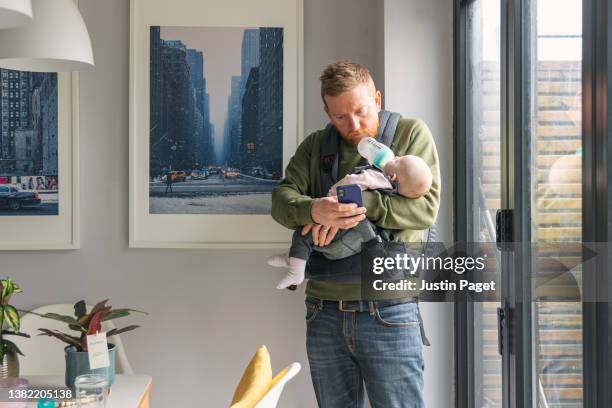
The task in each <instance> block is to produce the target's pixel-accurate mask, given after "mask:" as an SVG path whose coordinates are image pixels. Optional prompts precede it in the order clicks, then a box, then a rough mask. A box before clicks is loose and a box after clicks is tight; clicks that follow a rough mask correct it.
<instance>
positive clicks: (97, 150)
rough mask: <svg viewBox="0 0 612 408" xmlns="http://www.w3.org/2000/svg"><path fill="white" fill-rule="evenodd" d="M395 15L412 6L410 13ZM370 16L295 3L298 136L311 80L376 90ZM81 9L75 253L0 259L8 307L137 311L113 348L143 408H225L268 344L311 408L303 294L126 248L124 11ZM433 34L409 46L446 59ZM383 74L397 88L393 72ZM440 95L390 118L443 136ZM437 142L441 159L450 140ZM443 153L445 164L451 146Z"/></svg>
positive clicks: (86, 3)
mask: <svg viewBox="0 0 612 408" xmlns="http://www.w3.org/2000/svg"><path fill="white" fill-rule="evenodd" d="M406 3H407V4H413V3H414V7H421V6H418V5H417V4H418V3H420V2H406ZM423 3H425V2H423ZM434 3H436V4H438V5H440V4H441V3H442V1H439V0H438V1H436V2H434ZM382 4H383V3H382V1H378V0H359V1H357V0H333V1H329V0H306V1H305V91H306V92H305V121H304V122H305V130H306V132H308V131H311V130H313V129H316V128H319V127H320V126H322V125H323V124H324V122H325V118H324V116H323V115H322V108H321V104H320V100H319V90H318V83H317V80H318V75H319V73H320V71H321V69H322V68H323V66H324V65H325V64H326V63H329V62H331V61H333V60H336V59H338V58H341V57H347V58H353V59H355V60H358V61H360V62H362V63H364V64H365V65H367V66H369V67H371V68H372V71H373V73H374V76H375V79H376V81H377V83H378V85H379V87H381V86H383V84H385V82H384V81H383V78H384V76H385V72H383V71H384V64H383V56H384V55H385V53H383V51H382V47H381V46H380V44H382V41H383V35H385V36H387V34H388V33H386V32H383V31H382V27H383V24H382V19H383V11H382ZM80 7H81V10H82V13H83V17H84V18H85V21H86V24H87V26H88V28H89V32H90V35H91V37H92V41H93V46H94V52H95V58H96V69H95V70H93V71H90V72H85V73H82V74H81V79H80V96H81V103H80V110H81V116H80V132H81V133H80V176H81V183H80V200H81V217H80V222H81V237H82V242H81V246H82V248H81V249H79V250H78V251H43V252H6V253H1V254H0V259H1V264H2V270H1V271H0V272H1V273H3V274H7V275H10V276H12V277H14V279H15V280H16V281H17V282H19V283H20V284H21V285H22V286H23V288H24V293H23V294H21V295H19V296H17V297H15V303H17V305H18V306H21V307H27V308H29V307H35V306H39V305H42V304H48V303H65V302H74V301H76V300H78V299H81V298H84V299H86V300H87V301H88V302H95V301H97V300H100V299H101V298H106V297H109V298H110V299H111V301H112V304H113V305H116V306H129V307H134V308H138V309H142V310H146V311H148V312H149V315H148V316H146V317H140V316H139V317H138V318H127V319H126V321H125V323H130V324H131V323H138V324H141V325H142V326H143V327H142V328H141V329H139V330H137V331H135V332H132V333H129V334H127V335H125V336H124V341H125V346H126V349H127V352H128V355H129V358H130V361H131V362H132V365H133V366H134V368H135V370H136V371H138V372H141V373H148V374H151V375H152V376H153V377H154V385H153V396H152V398H153V399H152V403H153V406H155V407H176V406H181V407H192V406H193V407H202V406H209V407H220V406H227V405H228V403H229V401H230V399H231V395H232V393H233V389H234V387H235V386H236V384H237V381H238V379H239V377H240V375H241V373H242V370H243V368H244V366H245V365H246V363H247V362H248V360H249V359H250V357H251V356H252V354H253V353H254V351H255V349H256V348H257V347H258V346H259V345H261V344H266V345H267V346H268V349H269V350H270V353H271V355H272V364H273V367H274V370H275V371H278V370H280V369H281V368H282V367H284V366H285V365H287V364H289V363H290V362H293V361H299V362H301V363H302V364H303V367H304V370H303V371H302V373H301V374H300V375H299V376H298V377H297V379H296V380H295V381H293V382H292V383H290V384H289V386H288V388H287V390H286V392H285V394H284V396H283V399H282V404H283V405H282V406H283V407H308V408H310V407H313V406H316V402H315V400H314V394H313V392H312V387H311V384H310V377H309V375H308V368H307V363H306V355H305V347H304V332H305V325H304V320H303V315H304V310H303V296H302V294H301V293H289V291H277V290H276V289H274V288H273V286H274V282H275V281H276V279H277V278H278V276H279V274H278V273H275V272H273V271H271V270H269V268H267V267H266V265H265V259H266V257H267V256H268V255H270V254H271V253H272V252H273V251H266V250H248V251H247V250H244V251H224V250H136V249H128V247H127V246H128V243H127V237H128V174H129V173H128V73H129V65H128V57H129V1H127V0H105V1H97V0H80ZM439 8H440V10H438V11H440V12H441V13H442V14H443V15H444V16H445V15H447V14H448V13H450V10H451V5H450V4H449V5H448V10H444V9H442V8H441V7H439ZM426 17H427V18H430V19H432V20H433V22H434V24H438V23H439V22H440V18H439V17H438V16H435V15H431V14H428V15H427V16H426ZM384 18H385V20H386V21H388V22H389V23H391V24H393V25H394V27H393V28H394V29H399V28H400V27H399V25H400V24H399V22H397V21H395V20H389V18H388V16H387V13H385V17H384ZM355 22H358V24H356V23H355ZM396 24H398V26H397V27H395V25H396ZM402 24H403V23H402ZM434 27H436V25H434ZM441 29H442V33H441V34H440V35H439V36H437V37H431V38H426V39H421V41H423V42H422V43H421V44H420V46H421V47H422V46H423V44H427V48H428V49H430V50H434V51H431V52H432V53H440V54H443V53H445V52H446V51H447V45H448V43H449V42H450V33H449V32H448V31H449V30H450V23H449V24H448V27H441ZM387 39H388V38H387ZM396 46H397V45H396V44H393V47H396ZM435 50H438V51H435ZM449 56H450V54H449ZM387 63H388V61H387ZM424 63H426V64H428V65H427V68H426V69H420V71H421V72H423V71H428V70H430V71H433V72H437V70H438V69H439V70H441V71H443V69H442V68H438V67H437V66H435V65H434V63H437V61H433V60H429V59H426V61H425V62H424ZM388 74H389V75H391V77H392V78H396V76H395V74H394V73H393V72H391V71H390V72H388ZM441 80H444V81H446V82H445V83H440V84H439V85H437V86H439V87H440V89H439V90H438V94H439V93H441V92H442V91H441V88H443V87H447V88H448V89H450V87H451V82H450V76H444V75H440V76H437V75H435V74H433V73H432V74H431V76H429V77H427V78H424V79H422V81H423V82H424V83H427V82H432V84H431V85H432V86H433V85H434V84H433V82H434V81H441ZM394 83H395V82H394ZM386 85H387V86H386V87H387V88H389V85H390V84H389V83H387V84H386ZM438 94H437V95H438ZM439 96H440V95H438V96H436V98H437V99H435V100H434V101H431V103H429V102H428V104H427V106H429V107H430V108H431V109H432V111H433V108H434V107H435V104H436V103H439V104H440V106H439V108H440V114H439V115H432V116H431V117H428V116H424V115H423V112H421V111H418V110H417V111H415V110H414V109H412V108H413V105H399V104H398V106H399V108H401V109H400V110H401V111H402V112H404V113H405V114H409V113H410V114H411V113H412V111H415V114H417V115H420V116H423V117H424V118H425V119H426V120H428V123H429V124H430V125H431V126H432V129H433V130H435V131H434V134H436V133H437V136H438V137H439V136H440V135H441V134H442V133H443V132H442V131H441V129H446V126H447V119H448V118H447V117H446V115H445V112H446V111H447V108H448V103H450V98H449V100H448V101H442V100H441V98H440V97H439ZM396 97H398V96H396ZM388 99H389V97H388ZM436 101H437V102H436ZM418 102H419V101H416V100H415V102H414V104H417V103H418ZM404 108H405V109H404ZM432 111H427V112H429V113H432ZM427 112H426V113H427ZM437 140H438V143H439V147H441V146H440V144H441V143H445V144H446V143H448V142H449V140H450V134H448V136H447V137H446V138H444V137H443V138H441V139H437ZM443 149H445V151H446V153H445V154H446V155H448V152H450V145H448V146H446V147H444V148H443ZM445 158H448V157H447V156H445ZM447 162H448V161H447ZM448 185H450V183H449V184H447V186H448ZM448 203H449V205H450V201H448ZM447 228H448V226H447ZM440 316H442V317H443V318H442V319H441V320H439V321H438V320H436V318H438V317H440ZM426 317H428V316H426ZM432 317H433V318H432V319H428V322H427V323H428V329H429V330H430V332H432V333H435V336H436V337H438V336H439V337H440V338H442V339H444V338H450V333H451V330H450V328H451V327H450V325H449V321H448V319H447V317H446V316H443V315H442V314H437V315H435V316H432ZM50 341H52V340H51V339H50ZM447 341H448V342H449V341H450V340H447ZM435 344H436V346H435V350H436V353H439V354H440V356H437V355H435V356H432V353H429V354H427V360H426V365H427V371H428V372H436V373H437V372H439V370H440V369H446V365H445V363H444V361H446V360H450V359H451V358H452V354H451V352H450V351H449V349H443V348H442V347H441V345H442V344H445V343H439V342H438V340H437V339H436V343H435ZM436 367H437V368H436ZM436 370H437V371H436ZM428 377H429V376H428ZM430 381H435V383H434V385H435V386H436V388H435V389H434V387H433V386H432V385H428V388H427V389H428V396H427V398H428V401H437V399H436V398H437V396H436V394H438V393H440V387H442V389H444V390H448V393H449V394H450V388H451V383H450V381H448V379H447V378H445V377H439V378H435V379H432V380H430ZM196 398H200V399H203V400H204V402H203V401H202V400H196ZM428 406H431V407H442V406H450V405H449V404H443V405H437V404H432V403H430V404H429V405H428Z"/></svg>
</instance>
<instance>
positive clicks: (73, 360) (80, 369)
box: [64, 343, 116, 388]
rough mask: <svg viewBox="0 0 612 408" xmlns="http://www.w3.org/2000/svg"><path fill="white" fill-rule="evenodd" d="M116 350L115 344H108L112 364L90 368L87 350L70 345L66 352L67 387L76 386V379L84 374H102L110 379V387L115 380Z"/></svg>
mask: <svg viewBox="0 0 612 408" xmlns="http://www.w3.org/2000/svg"><path fill="white" fill-rule="evenodd" d="M115 350H116V347H115V345H114V344H110V343H109V344H108V359H109V362H110V365H109V366H108V367H104V368H96V369H95V370H92V369H90V368H89V356H88V355H87V352H86V351H76V347H74V346H68V347H66V348H65V349H64V351H65V352H66V387H70V388H74V379H75V378H77V377H78V376H79V375H83V374H100V375H103V376H105V377H106V378H107V379H108V386H109V387H110V386H111V385H113V383H114V382H115Z"/></svg>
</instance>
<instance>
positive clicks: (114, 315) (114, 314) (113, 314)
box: [102, 309, 147, 322]
mask: <svg viewBox="0 0 612 408" xmlns="http://www.w3.org/2000/svg"><path fill="white" fill-rule="evenodd" d="M132 312H136V313H142V314H147V313H146V312H143V311H140V310H136V309H114V310H111V311H110V312H108V313H107V314H106V315H105V316H104V318H103V319H102V321H103V322H105V321H107V320H113V319H118V318H120V317H125V316H129V315H130V313H132Z"/></svg>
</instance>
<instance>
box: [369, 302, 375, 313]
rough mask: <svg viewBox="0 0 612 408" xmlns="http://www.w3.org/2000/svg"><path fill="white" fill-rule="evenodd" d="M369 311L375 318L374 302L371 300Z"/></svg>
mask: <svg viewBox="0 0 612 408" xmlns="http://www.w3.org/2000/svg"><path fill="white" fill-rule="evenodd" d="M368 310H369V311H370V316H374V313H375V311H374V302H372V301H371V300H369V301H368Z"/></svg>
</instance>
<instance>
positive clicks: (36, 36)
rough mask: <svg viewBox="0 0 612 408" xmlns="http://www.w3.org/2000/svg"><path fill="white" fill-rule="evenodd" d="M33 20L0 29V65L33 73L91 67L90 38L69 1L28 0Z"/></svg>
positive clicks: (77, 69) (72, 3)
mask: <svg viewBox="0 0 612 408" xmlns="http://www.w3.org/2000/svg"><path fill="white" fill-rule="evenodd" d="M32 10H33V14H34V20H33V21H32V22H30V23H26V24H25V25H23V26H21V27H18V28H12V29H7V30H0V68H8V69H16V70H20V71H36V72H65V71H81V70H83V69H87V68H92V67H93V66H94V58H93V52H92V49H91V40H90V39H89V33H88V32H87V27H86V26H85V22H84V21H83V18H82V17H81V13H79V10H78V8H77V6H76V4H75V3H74V2H73V0H32Z"/></svg>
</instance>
